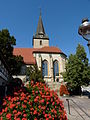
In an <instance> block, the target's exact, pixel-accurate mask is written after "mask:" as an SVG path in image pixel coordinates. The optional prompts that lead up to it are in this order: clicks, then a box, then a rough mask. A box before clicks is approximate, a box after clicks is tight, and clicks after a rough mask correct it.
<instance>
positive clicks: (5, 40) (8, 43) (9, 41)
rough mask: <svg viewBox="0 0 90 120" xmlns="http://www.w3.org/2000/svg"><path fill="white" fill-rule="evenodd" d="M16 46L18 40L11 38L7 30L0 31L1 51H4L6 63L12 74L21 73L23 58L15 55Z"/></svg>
mask: <svg viewBox="0 0 90 120" xmlns="http://www.w3.org/2000/svg"><path fill="white" fill-rule="evenodd" d="M14 45H16V39H15V38H14V36H11V35H10V33H9V31H8V30H7V29H3V30H2V31H0V50H1V51H2V53H3V55H4V58H5V60H6V62H7V63H8V66H9V68H10V70H11V73H12V74H17V73H18V72H20V68H21V65H22V64H23V58H22V57H21V56H14V55H13V47H14Z"/></svg>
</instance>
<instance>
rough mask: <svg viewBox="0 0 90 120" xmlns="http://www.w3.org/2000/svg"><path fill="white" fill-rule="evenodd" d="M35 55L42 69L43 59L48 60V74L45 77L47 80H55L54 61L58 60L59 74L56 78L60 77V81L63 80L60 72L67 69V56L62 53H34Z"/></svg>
mask: <svg viewBox="0 0 90 120" xmlns="http://www.w3.org/2000/svg"><path fill="white" fill-rule="evenodd" d="M34 56H35V57H36V61H37V65H38V68H39V69H41V61H43V60H47V61H48V76H45V77H44V80H46V81H53V62H54V61H55V60H57V61H58V64H59V76H56V78H59V81H62V79H63V78H62V76H61V74H60V73H61V72H64V71H65V62H66V58H65V56H62V55H61V54H45V53H34ZM56 78H55V79H56Z"/></svg>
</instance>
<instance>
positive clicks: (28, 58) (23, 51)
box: [13, 48, 36, 64]
mask: <svg viewBox="0 0 90 120" xmlns="http://www.w3.org/2000/svg"><path fill="white" fill-rule="evenodd" d="M13 54H14V55H21V56H22V57H23V60H24V62H25V63H26V64H35V63H36V61H35V58H34V57H33V48H14V50H13Z"/></svg>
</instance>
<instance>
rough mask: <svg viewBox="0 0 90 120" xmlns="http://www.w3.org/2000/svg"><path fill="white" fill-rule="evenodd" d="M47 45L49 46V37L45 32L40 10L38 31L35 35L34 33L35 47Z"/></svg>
mask: <svg viewBox="0 0 90 120" xmlns="http://www.w3.org/2000/svg"><path fill="white" fill-rule="evenodd" d="M45 46H49V38H48V36H47V35H46V34H45V30H44V26H43V22H42V17H41V12H40V16H39V21H38V26H37V31H36V33H35V35H33V48H42V47H45Z"/></svg>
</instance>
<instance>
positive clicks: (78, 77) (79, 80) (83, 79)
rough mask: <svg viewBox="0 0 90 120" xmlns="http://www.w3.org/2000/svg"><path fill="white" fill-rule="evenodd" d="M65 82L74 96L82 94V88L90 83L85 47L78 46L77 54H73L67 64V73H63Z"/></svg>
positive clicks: (89, 70)
mask: <svg viewBox="0 0 90 120" xmlns="http://www.w3.org/2000/svg"><path fill="white" fill-rule="evenodd" d="M62 75H63V78H64V81H65V82H67V87H68V88H69V91H73V93H74V94H79V93H81V86H82V85H88V83H89V82H90V66H89V65H88V58H87V55H86V52H85V50H84V47H83V46H82V45H80V44H79V45H78V47H77V48H76V54H75V55H73V54H71V55H70V56H69V58H68V62H67V63H66V72H64V73H62Z"/></svg>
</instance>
